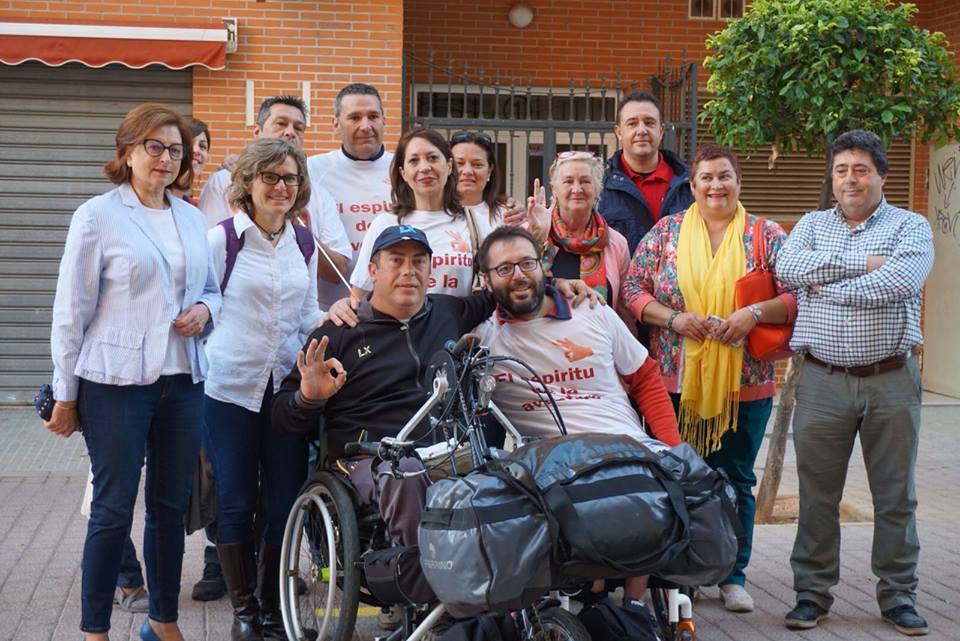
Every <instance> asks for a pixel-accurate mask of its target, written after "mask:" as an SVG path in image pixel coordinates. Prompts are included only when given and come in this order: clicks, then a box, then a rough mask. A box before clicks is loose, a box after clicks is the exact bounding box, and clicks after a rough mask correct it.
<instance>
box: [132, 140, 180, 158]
mask: <svg viewBox="0 0 960 641" xmlns="http://www.w3.org/2000/svg"><path fill="white" fill-rule="evenodd" d="M140 144H142V145H143V148H144V149H146V150H147V153H148V154H149V155H151V156H153V157H154V158H159V157H160V156H162V155H163V152H164V151H169V152H170V160H180V159H182V158H183V152H184V147H183V145H182V144H180V143H179V142H175V143H173V144H172V145H165V144H163V143H162V142H160V141H159V140H154V139H153V138H147V139H146V140H144V141H143V142H142V143H140Z"/></svg>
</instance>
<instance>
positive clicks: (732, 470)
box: [670, 394, 773, 585]
mask: <svg viewBox="0 0 960 641" xmlns="http://www.w3.org/2000/svg"><path fill="white" fill-rule="evenodd" d="M670 397H671V398H672V399H673V404H674V408H675V409H676V408H679V405H680V396H679V395H678V394H671V395H670ZM772 410H773V399H772V398H761V399H759V400H756V401H744V402H742V403H740V412H739V413H738V414H737V431H736V432H734V431H733V430H727V432H726V433H725V434H724V435H723V436H722V437H721V439H720V449H718V450H717V451H716V452H714V453H713V454H711V455H710V456H707V457H705V459H704V460H705V461H706V462H707V464H708V465H709V466H710V467H712V468H713V469H715V470H719V469H722V470H724V471H725V472H726V473H727V476H729V477H730V482H731V483H732V484H733V487H734V488H735V489H736V490H737V516H738V517H740V524H741V525H742V526H743V534H744V545H743V547H741V548H740V550H739V551H738V552H737V565H736V566H735V567H734V569H733V573H732V574H731V575H730V576H728V577H727V578H726V579H724V580H723V581H721V582H720V585H726V584H728V583H736V584H737V585H743V584H744V583H746V580H747V577H746V575H745V574H744V570H745V569H746V568H747V565H748V564H749V563H750V553H751V551H752V550H753V520H754V517H755V516H756V514H757V500H756V498H754V496H753V487H754V486H755V485H756V484H757V475H756V474H754V472H753V466H754V463H756V461H757V453H758V452H759V451H760V445H761V444H762V443H763V434H764V432H766V430H767V421H768V420H769V418H770V412H771V411H772Z"/></svg>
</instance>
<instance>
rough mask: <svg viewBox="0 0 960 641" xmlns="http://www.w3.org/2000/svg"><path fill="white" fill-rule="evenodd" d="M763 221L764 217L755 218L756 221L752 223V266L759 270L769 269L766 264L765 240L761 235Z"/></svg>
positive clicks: (765, 270)
mask: <svg viewBox="0 0 960 641" xmlns="http://www.w3.org/2000/svg"><path fill="white" fill-rule="evenodd" d="M764 222H766V221H765V219H763V218H757V222H755V223H753V266H754V269H756V270H758V271H761V272H767V271H770V268H769V267H768V266H767V240H766V238H765V237H764V235H763V224H764Z"/></svg>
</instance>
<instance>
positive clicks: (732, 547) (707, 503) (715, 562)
mask: <svg viewBox="0 0 960 641" xmlns="http://www.w3.org/2000/svg"><path fill="white" fill-rule="evenodd" d="M660 457H661V460H662V462H663V467H664V468H665V469H666V470H667V471H668V472H669V473H670V475H671V476H672V477H673V478H674V479H675V480H676V481H677V482H678V483H679V484H680V487H681V488H682V489H683V494H684V501H685V503H686V505H687V511H688V512H689V513H690V545H688V546H687V549H686V550H684V551H683V553H682V554H681V555H680V556H678V557H676V558H675V559H673V560H672V561H670V562H669V563H667V564H666V565H665V566H664V567H662V568H660V569H659V570H658V571H657V576H659V577H661V578H663V579H666V580H668V581H672V582H674V583H678V584H680V585H716V584H717V583H719V582H720V581H722V580H724V579H725V578H727V577H728V576H730V573H731V572H733V568H734V565H735V564H736V562H737V551H738V550H739V548H740V546H741V545H742V542H743V540H744V534H743V526H742V525H741V524H740V519H739V518H738V517H737V491H736V490H735V489H734V487H733V485H732V484H731V483H730V481H728V480H727V477H726V475H725V474H724V473H723V472H722V471H718V470H715V469H713V468H712V467H710V466H709V465H707V463H706V461H704V460H703V459H702V458H701V457H700V455H699V454H697V452H696V450H694V449H693V448H692V447H691V446H690V445H689V444H688V443H681V444H680V445H677V446H676V447H673V448H671V449H669V450H666V451H664V452H661V453H660Z"/></svg>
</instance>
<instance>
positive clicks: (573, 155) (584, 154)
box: [557, 151, 596, 160]
mask: <svg viewBox="0 0 960 641" xmlns="http://www.w3.org/2000/svg"><path fill="white" fill-rule="evenodd" d="M590 158H596V154H594V153H593V152H592V151H561V152H560V153H559V154H557V160H574V159H576V160H588V159H590Z"/></svg>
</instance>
